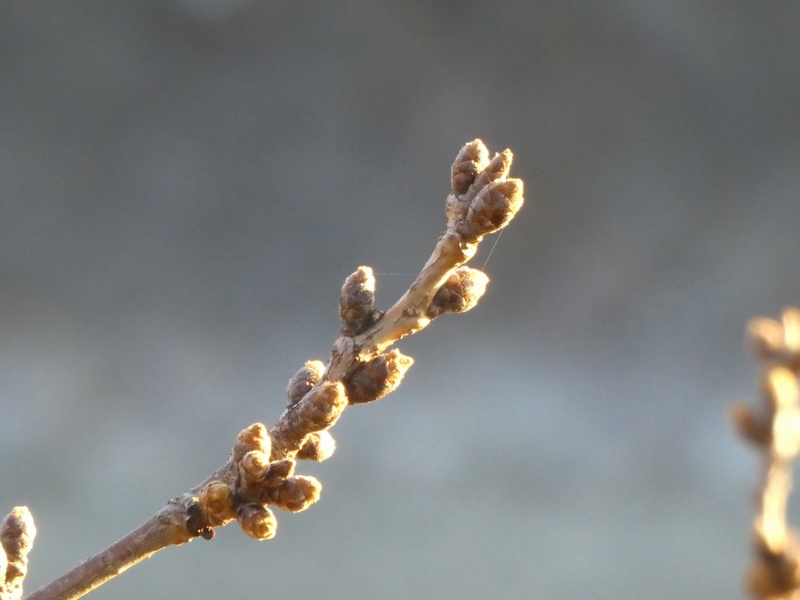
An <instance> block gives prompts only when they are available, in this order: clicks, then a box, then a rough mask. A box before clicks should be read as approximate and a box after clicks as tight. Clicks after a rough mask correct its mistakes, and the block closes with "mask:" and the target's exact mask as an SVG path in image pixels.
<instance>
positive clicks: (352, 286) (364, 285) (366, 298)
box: [339, 267, 375, 336]
mask: <svg viewBox="0 0 800 600" xmlns="http://www.w3.org/2000/svg"><path fill="white" fill-rule="evenodd" d="M374 303H375V276H374V275H373V274H372V269H371V268H370V267H358V269H357V270H356V271H355V272H354V273H352V274H350V275H348V277H347V279H345V280H344V285H343V286H342V293H341V294H340V296H339V316H340V317H341V319H342V335H346V336H354V335H358V334H359V333H363V332H364V331H365V330H366V329H367V327H369V325H370V324H371V322H372V307H373V304H374Z"/></svg>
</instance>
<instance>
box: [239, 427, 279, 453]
mask: <svg viewBox="0 0 800 600" xmlns="http://www.w3.org/2000/svg"><path fill="white" fill-rule="evenodd" d="M271 446H272V441H271V440H270V437H269V432H268V431H267V428H266V427H265V426H264V424H263V423H253V424H252V425H250V427H247V428H245V429H243V430H242V431H241V432H240V433H239V435H238V436H237V438H236V444H234V446H233V460H234V461H235V462H239V461H240V460H242V457H243V456H244V455H245V454H247V453H248V452H250V451H251V450H258V451H260V452H263V453H264V454H267V455H269V453H270V448H271Z"/></svg>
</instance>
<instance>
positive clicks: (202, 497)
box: [197, 481, 233, 526]
mask: <svg viewBox="0 0 800 600" xmlns="http://www.w3.org/2000/svg"><path fill="white" fill-rule="evenodd" d="M197 500H198V502H200V506H201V507H202V509H203V512H204V514H205V517H206V520H207V521H208V523H209V524H210V525H212V526H214V525H222V524H223V523H225V522H226V521H227V520H228V519H230V518H232V516H233V515H232V512H233V490H232V489H231V487H230V486H229V485H228V484H227V483H225V482H223V481H211V482H209V483H207V484H205V485H204V486H203V489H201V490H200V493H199V494H197Z"/></svg>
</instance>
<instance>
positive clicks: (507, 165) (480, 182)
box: [473, 149, 514, 193]
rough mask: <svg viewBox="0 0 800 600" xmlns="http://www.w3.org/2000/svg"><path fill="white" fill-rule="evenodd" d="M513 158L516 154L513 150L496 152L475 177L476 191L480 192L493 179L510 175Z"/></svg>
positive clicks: (496, 179)
mask: <svg viewBox="0 0 800 600" xmlns="http://www.w3.org/2000/svg"><path fill="white" fill-rule="evenodd" d="M513 160H514V155H513V154H512V152H511V150H508V149H506V150H503V151H502V152H501V153H499V154H495V155H494V158H493V159H492V160H491V161H489V164H488V165H486V167H485V168H484V169H483V171H481V172H480V173H479V174H478V176H477V177H476V178H475V183H474V184H473V189H474V190H475V192H476V193H477V192H480V191H481V190H482V189H483V188H485V187H486V186H487V185H489V184H490V183H492V182H493V181H498V180H503V179H505V178H506V177H508V172H509V171H510V170H511V163H512V162H513Z"/></svg>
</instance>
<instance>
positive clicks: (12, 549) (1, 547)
mask: <svg viewBox="0 0 800 600" xmlns="http://www.w3.org/2000/svg"><path fill="white" fill-rule="evenodd" d="M35 537H36V526H35V525H34V523H33V515H31V512H30V511H29V510H28V507H27V506H16V507H14V509H13V510H12V511H11V512H10V513H8V514H7V515H6V516H5V518H4V519H3V521H2V522H1V523H0V555H2V556H3V559H0V561H2V563H3V564H1V565H0V566H2V567H3V569H2V571H0V575H4V578H3V579H0V588H2V587H3V585H2V584H3V582H5V589H6V590H8V591H11V590H14V591H17V590H18V591H19V593H18V595H14V593H12V595H11V596H10V597H12V598H16V597H22V582H23V580H24V579H25V575H27V573H28V553H29V552H30V551H31V548H32V547H33V540H34V538H35Z"/></svg>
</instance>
